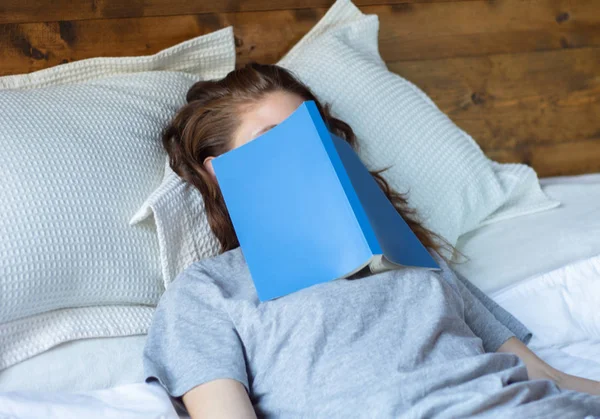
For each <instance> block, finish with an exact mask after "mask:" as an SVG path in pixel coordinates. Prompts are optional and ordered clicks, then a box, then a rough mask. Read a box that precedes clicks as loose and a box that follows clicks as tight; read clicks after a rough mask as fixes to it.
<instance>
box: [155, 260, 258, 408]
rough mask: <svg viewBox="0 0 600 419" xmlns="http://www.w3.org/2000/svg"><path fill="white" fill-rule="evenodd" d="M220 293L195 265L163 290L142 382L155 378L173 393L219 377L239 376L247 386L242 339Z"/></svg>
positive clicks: (184, 391)
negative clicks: (225, 308)
mask: <svg viewBox="0 0 600 419" xmlns="http://www.w3.org/2000/svg"><path fill="white" fill-rule="evenodd" d="M190 272H191V273H190ZM222 298H223V297H222V293H221V292H220V290H219V289H218V287H217V285H216V284H213V283H211V281H210V280H209V279H207V278H206V275H203V274H202V272H201V271H199V270H198V269H194V265H192V267H190V268H188V269H187V270H186V271H184V272H183V273H182V274H181V275H179V276H178V277H177V279H176V280H175V281H174V282H173V283H172V284H171V286H170V287H169V288H168V289H167V291H166V292H165V293H164V294H163V295H162V297H161V299H160V301H159V304H158V306H157V308H156V311H155V312H154V316H153V319H152V324H151V326H150V330H149V332H148V338H147V341H146V345H145V347H144V359H143V361H144V374H145V377H146V379H145V381H146V382H151V381H154V380H157V381H158V382H159V383H160V384H161V385H162V386H163V387H164V388H165V389H166V390H167V392H168V393H169V395H170V396H171V397H173V398H179V397H181V396H182V395H183V394H185V393H187V392H188V391H189V390H191V389H192V388H194V387H196V386H198V385H200V384H203V383H206V382H209V381H212V380H216V379H220V378H230V379H234V380H237V381H239V382H241V383H242V384H243V385H244V386H245V387H246V391H248V388H249V387H248V377H247V372H246V362H245V358H244V351H243V345H242V342H241V340H240V337H239V335H238V333H237V331H236V329H235V327H234V324H233V322H232V321H231V318H230V317H229V315H228V313H227V312H226V311H225V310H224V309H223V308H222V307H221V306H222V304H221V303H222V301H221V300H222ZM178 401H179V400H178Z"/></svg>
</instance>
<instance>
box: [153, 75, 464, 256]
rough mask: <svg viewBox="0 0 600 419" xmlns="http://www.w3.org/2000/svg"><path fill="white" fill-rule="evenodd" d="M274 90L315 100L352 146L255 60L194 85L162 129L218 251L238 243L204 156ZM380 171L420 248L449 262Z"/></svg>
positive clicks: (304, 91) (297, 87) (226, 144)
mask: <svg viewBox="0 0 600 419" xmlns="http://www.w3.org/2000/svg"><path fill="white" fill-rule="evenodd" d="M278 91H284V92H289V93H293V94H296V95H298V96H300V97H301V98H303V99H304V100H312V101H314V102H315V104H316V105H317V108H318V109H319V112H320V113H321V116H322V117H323V119H324V120H325V122H326V124H327V125H328V128H329V130H330V131H331V132H333V133H334V134H336V135H338V136H339V137H341V138H343V139H344V140H346V141H347V142H348V143H349V144H350V145H351V146H352V147H353V148H354V149H357V147H358V144H357V141H356V137H355V135H354V132H353V131H352V128H350V126H349V125H348V124H346V123H345V122H344V121H341V120H339V119H337V118H334V117H333V116H332V115H331V113H330V110H329V107H328V106H323V105H322V104H321V103H320V102H319V100H318V99H317V98H316V97H315V95H314V94H313V93H312V92H311V91H310V89H309V88H308V87H306V86H305V85H304V84H302V83H301V82H300V81H298V80H297V79H296V78H295V77H294V76H293V75H292V74H291V73H290V72H289V71H287V70H285V69H283V68H281V67H278V66H276V65H264V64H257V63H251V64H248V65H246V66H244V67H242V68H239V69H237V70H234V71H232V72H230V73H229V74H227V76H226V77H225V78H223V79H221V80H216V81H200V82H197V83H195V84H194V85H193V86H192V87H191V88H190V90H189V91H188V93H187V102H188V103H187V104H186V105H185V106H183V107H182V108H181V109H180V110H179V111H178V112H177V114H176V115H175V117H174V118H173V120H172V121H171V123H170V124H169V125H168V126H167V127H166V129H165V131H164V133H163V145H164V147H165V149H166V150H167V153H168V154H169V161H170V165H171V168H172V169H173V171H174V172H175V173H177V174H178V175H179V176H180V177H182V178H183V179H185V180H186V181H187V182H189V183H190V184H191V185H193V186H194V187H196V188H197V189H198V190H199V191H200V192H201V194H202V197H203V198H204V203H205V207H206V214H207V217H208V222H209V225H210V227H211V229H212V231H213V233H214V234H215V235H216V237H217V239H218V240H219V243H220V244H221V252H226V251H228V250H231V249H234V248H236V247H238V246H239V242H238V239H237V236H236V234H235V231H234V229H233V225H232V223H231V219H230V218H229V214H228V212H227V207H226V206H225V201H224V200H223V196H222V195H221V191H220V189H219V186H218V184H217V183H216V182H215V181H214V180H213V178H212V176H211V174H210V173H209V172H208V171H207V170H206V169H205V167H204V164H203V163H204V160H205V159H206V158H207V157H209V156H214V157H217V156H219V155H221V154H223V153H225V152H227V151H229V150H230V148H231V143H232V139H233V135H234V132H235V131H236V129H237V127H238V126H239V124H240V116H241V115H242V114H243V111H244V108H245V107H247V106H251V105H252V104H253V103H256V102H257V101H259V100H260V99H261V98H262V97H264V96H265V95H266V94H269V93H273V92H278ZM384 170H385V169H384ZM381 172H383V170H380V171H376V172H371V174H372V176H373V177H374V178H375V180H376V181H377V183H378V184H379V186H380V187H381V189H382V190H383V192H384V193H385V194H386V196H387V197H388V199H389V200H390V201H391V202H392V203H393V205H394V207H396V210H397V211H398V213H399V214H400V215H401V216H402V217H403V218H404V220H405V221H406V222H407V223H408V225H409V226H410V228H411V229H412V231H413V232H414V233H415V235H416V236H417V237H418V238H419V240H420V241H421V243H423V245H424V246H425V247H427V248H430V249H434V250H435V251H436V252H437V253H439V254H440V255H441V256H442V257H443V258H444V259H445V260H446V261H447V262H448V260H447V258H446V257H445V256H444V255H443V253H440V251H439V250H440V249H441V248H446V249H447V250H449V251H450V254H452V253H453V252H454V251H456V249H454V247H453V246H452V245H451V244H450V243H448V242H447V241H446V240H444V239H443V238H442V237H441V236H439V235H438V234H436V233H434V232H432V231H430V230H428V229H427V228H425V227H423V226H422V224H421V222H420V221H419V219H418V216H417V213H416V210H415V209H411V208H409V207H408V204H407V199H406V197H405V196H404V195H406V194H400V193H398V192H396V191H393V190H392V189H391V188H390V186H389V185H388V183H387V182H386V181H385V179H384V178H383V177H382V175H381ZM436 240H437V241H438V242H436ZM442 243H444V244H443V245H442ZM458 253H460V252H458Z"/></svg>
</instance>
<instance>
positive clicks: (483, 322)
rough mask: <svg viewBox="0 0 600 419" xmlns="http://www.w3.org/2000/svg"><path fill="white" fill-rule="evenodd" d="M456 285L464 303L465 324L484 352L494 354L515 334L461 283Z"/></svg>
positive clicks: (458, 282) (457, 282)
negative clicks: (479, 339)
mask: <svg viewBox="0 0 600 419" xmlns="http://www.w3.org/2000/svg"><path fill="white" fill-rule="evenodd" d="M456 285H457V286H458V289H459V291H460V294H461V296H462V298H463V301H464V314H465V322H466V323H467V325H468V326H469V328H470V329H471V330H472V331H473V333H475V335H477V336H478V337H479V338H481V340H482V342H483V349H484V350H485V351H486V352H496V351H497V350H498V348H499V347H500V346H501V345H502V344H503V343H504V342H506V341H507V340H508V339H510V338H511V337H513V336H515V334H514V333H513V332H511V331H510V329H508V328H507V327H506V326H504V325H503V324H502V323H500V322H499V321H498V319H496V318H495V317H494V315H493V314H492V313H491V312H490V311H489V310H488V309H487V308H485V306H484V305H483V304H482V303H481V301H479V300H478V299H477V298H475V296H474V295H473V294H472V293H471V291H469V289H468V288H467V287H466V286H465V284H463V283H462V281H460V280H459V281H456Z"/></svg>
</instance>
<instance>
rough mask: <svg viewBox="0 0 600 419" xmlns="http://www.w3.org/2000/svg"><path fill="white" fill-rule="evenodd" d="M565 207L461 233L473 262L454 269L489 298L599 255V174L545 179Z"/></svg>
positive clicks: (462, 247) (544, 186)
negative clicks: (524, 282)
mask: <svg viewBox="0 0 600 419" xmlns="http://www.w3.org/2000/svg"><path fill="white" fill-rule="evenodd" d="M540 184H541V185H542V189H543V190H544V192H545V193H546V194H548V195H549V196H550V197H551V198H555V199H557V200H558V201H560V202H561V205H560V206H558V207H556V208H553V209H551V210H548V211H544V212H540V213H536V214H531V215H525V216H521V217H517V218H513V219H508V220H504V221H500V222H497V223H494V224H489V225H486V226H483V227H480V228H478V229H476V230H473V231H471V232H469V233H466V234H464V235H462V236H461V237H460V238H459V240H458V242H457V245H456V248H457V249H458V250H460V251H461V252H463V253H464V254H465V255H466V256H468V257H469V258H470V261H468V262H466V263H461V264H454V265H452V267H453V268H454V269H455V270H456V271H458V272H459V273H461V274H462V275H464V276H465V277H466V278H468V279H469V280H470V281H471V282H473V283H474V284H475V285H477V286H478V287H479V288H481V289H482V290H483V291H485V292H486V293H488V294H491V293H493V292H496V291H499V290H500V289H502V288H504V287H507V286H510V285H512V284H514V283H515V282H517V281H520V280H524V279H526V278H529V277H531V276H533V275H535V274H539V273H544V272H549V271H551V270H553V269H557V268H559V267H561V266H564V265H566V264H568V263H571V262H574V261H576V260H580V259H585V258H589V257H591V256H595V255H597V254H599V253H600V173H594V174H587V175H581V176H567V177H549V178H541V179H540Z"/></svg>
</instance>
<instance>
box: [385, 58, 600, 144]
mask: <svg viewBox="0 0 600 419" xmlns="http://www.w3.org/2000/svg"><path fill="white" fill-rule="evenodd" d="M388 67H389V69H390V70H391V71H394V72H396V73H398V74H400V75H402V76H404V77H405V78H407V79H408V80H411V81H412V82H413V83H415V84H416V85H418V86H419V87H421V88H422V89H423V90H424V91H425V92H427V94H429V96H430V97H431V98H432V99H433V100H434V102H435V103H436V104H437V105H438V107H439V108H440V109H441V110H442V111H443V112H445V113H446V114H448V115H449V116H450V118H451V119H452V120H453V121H454V122H455V123H456V124H457V125H459V126H460V127H461V128H463V129H464V130H465V131H466V132H468V133H469V134H470V135H471V136H473V137H474V138H475V139H476V140H477V142H478V143H479V144H480V145H481V147H482V148H483V149H484V151H490V150H494V149H507V148H508V149H510V148H513V149H514V148H516V147H517V146H518V145H519V144H522V143H526V144H551V143H559V142H563V141H567V140H570V139H579V140H587V139H592V138H598V137H600V118H598V115H600V72H599V68H600V48H581V49H575V50H562V51H545V52H533V53H527V54H500V55H492V56H485V57H466V58H453V59H443V60H435V61H433V60H427V61H416V62H396V63H389V64H388Z"/></svg>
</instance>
